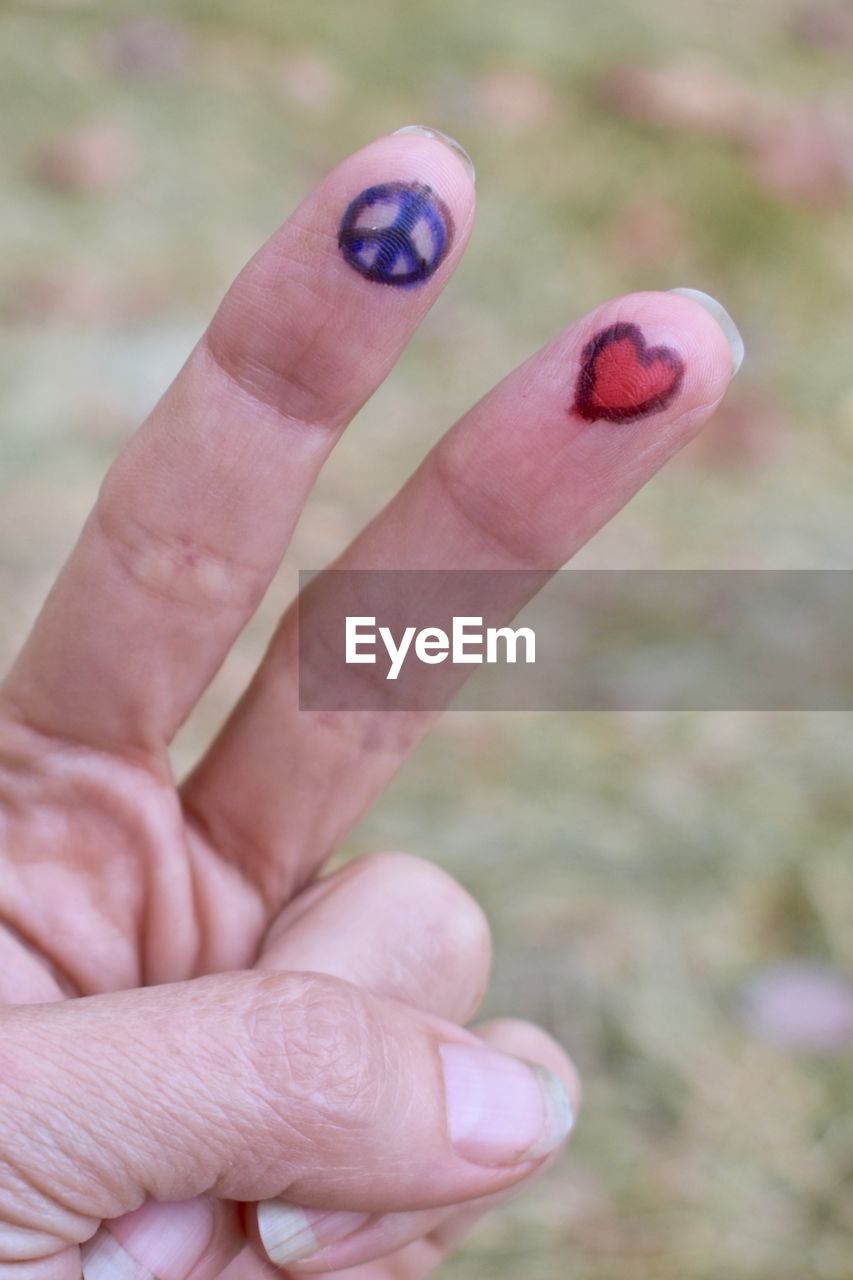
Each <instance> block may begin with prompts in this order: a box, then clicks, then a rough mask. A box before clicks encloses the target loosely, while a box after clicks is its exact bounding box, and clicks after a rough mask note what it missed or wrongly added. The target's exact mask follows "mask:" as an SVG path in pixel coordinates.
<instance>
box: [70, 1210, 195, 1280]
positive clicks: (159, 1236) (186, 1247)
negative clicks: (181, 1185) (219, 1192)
mask: <svg viewBox="0 0 853 1280" xmlns="http://www.w3.org/2000/svg"><path fill="white" fill-rule="evenodd" d="M213 1227H214V1221H213V1206H212V1205H211V1203H210V1201H209V1200H204V1199H200V1200H185V1201H175V1202H173V1203H166V1202H165V1201H158V1200H146V1201H145V1204H143V1205H142V1206H141V1207H140V1208H139V1209H136V1210H135V1211H134V1212H133V1213H128V1214H125V1216H124V1217H123V1218H116V1219H115V1220H114V1221H112V1222H111V1223H110V1225H109V1227H101V1229H100V1231H99V1232H98V1233H97V1235H95V1236H93V1237H92V1239H91V1240H90V1241H89V1242H88V1244H86V1245H84V1247H83V1251H82V1252H83V1258H82V1262H83V1280H186V1277H187V1276H188V1275H189V1274H190V1272H191V1271H192V1269H193V1268H194V1267H195V1266H197V1265H198V1262H199V1261H200V1259H201V1258H202V1257H203V1255H204V1252H205V1250H206V1249H207V1247H208V1245H209V1244H210V1241H211V1240H212V1238H213Z"/></svg>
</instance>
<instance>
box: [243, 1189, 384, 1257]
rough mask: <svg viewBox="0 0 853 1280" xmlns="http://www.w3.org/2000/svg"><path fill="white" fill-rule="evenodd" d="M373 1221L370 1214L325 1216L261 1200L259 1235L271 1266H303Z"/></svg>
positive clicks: (279, 1201)
mask: <svg viewBox="0 0 853 1280" xmlns="http://www.w3.org/2000/svg"><path fill="white" fill-rule="evenodd" d="M369 1217H370V1215H369V1214H367V1213H325V1212H324V1211H323V1210H321V1209H300V1208H299V1206H298V1205H295V1204H288V1203H287V1201H286V1200H262V1201H261V1203H260V1204H259V1205H258V1234H259V1235H260V1237H261V1243H262V1244H263V1246H264V1249H265V1250H266V1252H267V1256H268V1258H269V1259H270V1261H271V1262H274V1263H276V1265H277V1266H283V1265H284V1264H285V1263H287V1262H304V1261H305V1260H306V1259H307V1258H313V1256H314V1254H315V1253H319V1252H320V1250H321V1249H325V1248H326V1246H327V1245H330V1244H337V1243H338V1241H339V1240H345V1239H346V1237H347V1236H351V1235H352V1233H353V1232H354V1231H357V1230H358V1228H359V1227H363V1226H364V1224H365V1222H367V1220H368V1218H369Z"/></svg>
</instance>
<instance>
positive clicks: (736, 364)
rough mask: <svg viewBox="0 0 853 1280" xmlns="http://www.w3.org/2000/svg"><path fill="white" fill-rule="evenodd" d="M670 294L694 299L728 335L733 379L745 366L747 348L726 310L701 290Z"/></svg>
mask: <svg viewBox="0 0 853 1280" xmlns="http://www.w3.org/2000/svg"><path fill="white" fill-rule="evenodd" d="M670 293H677V294H679V295H680V296H681V297H682V298H692V299H693V301H694V302H698V303H699V306H700V307H704V308H705V310H706V311H707V312H708V314H709V315H712V316H713V317H714V319H715V320H716V321H717V324H718V325H719V326H720V328H721V329H722V331H723V333H724V334H725V335H726V341H727V342H728V344H729V350H730V351H731V353H732V377H734V376H735V374H736V373H737V371H738V369H739V368H740V367H741V365H742V364H743V359H744V356H745V355H746V347H745V346H744V341H743V338H742V337H741V334H740V329H739V328H738V327H737V325H736V324H735V322H734V320H733V319H732V318H731V316H730V315H729V313H728V311H726V308H725V307H724V306H723V304H722V303H721V302H718V301H717V299H716V298H712V297H711V295H710V293H703V292H702V290H701V289H670Z"/></svg>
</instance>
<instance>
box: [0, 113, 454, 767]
mask: <svg viewBox="0 0 853 1280" xmlns="http://www.w3.org/2000/svg"><path fill="white" fill-rule="evenodd" d="M473 214H474V189H473V168H472V166H471V164H470V161H469V160H467V157H465V153H464V152H462V151H461V149H460V148H458V146H457V144H454V143H453V142H452V140H450V139H446V138H444V136H443V135H438V134H436V133H434V132H432V131H429V130H427V131H424V130H416V131H414V132H413V131H412V130H403V131H402V132H401V133H398V134H392V135H390V136H388V137H384V138H380V139H379V140H378V141H376V142H373V143H371V145H370V146H368V147H365V148H364V149H363V150H362V151H359V152H357V153H356V154H355V155H353V156H350V157H349V158H348V159H347V160H345V161H344V162H343V163H342V164H341V165H340V166H339V167H338V168H337V169H335V170H334V171H333V172H332V173H331V174H330V175H329V176H328V177H327V178H326V179H325V180H324V181H323V182H322V183H321V184H320V186H319V187H318V188H317V189H316V191H314V192H313V194H312V195H310V196H309V197H308V199H307V200H306V201H305V202H304V204H303V205H302V206H301V207H300V208H299V209H297V211H296V212H295V213H294V214H293V216H292V217H291V218H290V219H289V220H288V221H287V222H285V223H284V225H283V226H282V227H281V228H280V229H279V230H278V231H277V232H276V233H275V234H274V235H273V236H272V238H271V239H270V240H269V241H268V242H267V244H266V245H264V246H263V248H262V249H261V250H260V251H259V252H258V254H257V255H256V256H255V257H254V258H253V259H252V261H251V262H250V263H249V264H248V266H247V267H246V268H245V269H244V270H243V271H242V272H241V274H240V275H239V276H238V278H237V280H236V281H235V283H234V285H233V286H232V288H231V289H230V290H229V292H228V294H227V296H226V298H225V300H224V302H223V303H222V305H221V306H220V308H219V310H218V312H217V313H216V316H215V317H214V320H213V322H212V324H211V325H210V328H209V329H208V330H207V332H206V333H205V335H204V336H203V337H202V339H201V341H200V342H199V344H198V346H197V347H196V349H195V350H194V351H193V353H192V355H191V356H190V358H189V360H188V362H187V364H186V366H185V367H184V369H183V370H182V372H181V373H180V374H179V376H178V378H177V379H176V381H175V382H174V383H173V385H172V387H171V388H170V389H169V391H168V392H167V393H166V395H165V396H164V398H163V400H161V402H160V403H159V404H158V405H157V407H156V408H155V409H154V411H153V413H152V414H151V416H150V418H149V419H148V421H147V422H146V424H145V425H144V426H143V427H142V429H141V430H140V431H139V432H138V434H137V435H136V437H135V438H134V439H133V440H132V441H131V442H130V444H129V445H128V447H127V448H126V449H125V451H124V452H123V454H122V455H121V457H120V458H119V459H118V461H117V462H116V463H115V465H114V466H113V468H112V469H111V471H110V473H109V475H108V476H107V479H106V482H105V484H104V486H103V489H102V491H101V494H100V496H99V498H98V501H97V504H96V506H95V509H94V511H93V513H92V515H91V517H90V518H89V520H88V522H87V524H86V526H85V528H84V530H83V533H82V536H81V538H80V541H79V543H78V545H77V547H76V549H75V551H74V552H73V554H72V557H71V559H70V561H69V563H68V565H67V567H66V568H65V570H64V572H63V573H62V575H61V577H60V579H59V581H58V582H57V584H56V586H55V588H54V590H53V592H52V594H51V596H50V598H49V600H48V602H47V605H46V606H45V609H44V611H43V613H42V615H41V617H40V618H39V620H38V622H37V624H36V627H35V630H34V632H33V634H32V635H31V637H30V639H29V641H28V643H27V645H26V646H25V649H24V651H23V653H22V655H21V658H20V659H19V661H18V663H17V664H16V666H15V668H14V670H13V673H12V675H11V677H10V679H9V680H8V681H7V683H6V685H5V686H4V694H5V696H6V699H7V702H8V703H10V704H11V706H12V709H13V710H14V711H15V712H16V713H17V714H18V715H19V716H21V717H22V718H23V719H25V720H26V721H27V722H28V723H29V724H31V725H33V726H34V727H35V728H37V729H39V730H40V731H42V732H46V733H51V734H54V735H57V736H61V737H63V738H66V739H72V740H75V741H78V742H83V743H85V744H86V745H89V746H94V747H97V748H100V749H124V750H127V749H136V750H140V749H142V750H143V751H146V752H154V751H157V750H158V749H159V748H160V747H161V746H162V744H163V742H164V741H168V739H169V738H170V737H171V736H172V735H173V733H174V732H175V731H176V729H177V728H178V727H179V725H180V724H181V722H182V721H183V720H184V719H185V717H186V715H187V714H188V712H189V711H190V710H191V709H192V706H193V704H194V703H195V701H196V700H197V698H198V697H199V695H200V694H201V692H202V691H203V690H204V688H205V687H206V685H207V684H208V682H209V681H210V679H211V678H212V676H213V675H214V673H215V672H216V670H217V669H218V667H219V665H220V664H221V662H222V660H223V658H224V657H225V655H226V653H227V651H228V649H229V648H230V646H231V644H232V642H233V640H234V638H235V637H236V635H237V634H238V633H239V631H240V630H241V629H242V627H243V626H244V625H245V623H246V622H247V620H248V618H249V617H250V616H251V614H252V613H253V612H254V609H255V607H256V606H257V604H258V603H259V601H260V598H261V596H262V595H263V593H264V591H265V589H266V587H267V585H268V583H269V581H270V579H271V578H272V576H273V574H274V573H275V571H276V569H277V567H278V565H279V563H280V560H281V557H282V555H283V553H284V550H285V549H286V546H287V543H288V541H289V539H290V535H291V532H292V530H293V527H294V525H295V523H296V520H297V518H298V516H299V514H300V511H301V509H302V506H303V503H304V501H305V498H306V496H307V494H308V492H309V490H310V489H311V486H312V484H313V482H314V480H315V478H316V476H317V473H318V471H319V470H320V467H321V466H322V464H323V462H324V461H325V459H326V457H327V456H328V454H329V452H330V451H331V449H332V447H333V445H334V443H335V441H336V440H337V438H338V436H339V435H340V433H341V432H342V431H343V429H344V427H345V426H346V425H347V423H348V422H349V421H350V420H351V419H352V417H353V415H354V414H355V413H356V412H357V410H358V409H359V408H360V407H361V406H362V404H363V403H364V402H365V400H367V399H368V397H369V396H370V395H371V394H372V393H373V391H374V390H375V389H376V387H377V386H378V385H379V384H380V383H381V382H382V380H383V379H384V378H385V376H386V374H387V373H388V372H389V370H390V369H391V367H392V365H393V364H394V362H395V361H396V359H397V357H398V356H399V354H400V352H401V351H402V350H403V348H404V347H405V345H406V343H407V342H408V340H409V338H410V337H411V335H412V333H413V332H414V330H415V328H416V327H417V325H418V323H419V322H420V320H421V319H422V318H423V316H424V315H425V314H426V312H427V310H428V309H429V307H430V306H431V305H432V303H433V302H434V301H435V299H436V298H437V297H438V295H439V293H440V292H441V289H442V288H443V286H444V284H445V283H446V282H447V280H448V278H449V276H450V274H451V273H452V272H453V270H454V268H455V266H456V264H457V263H458V261H459V259H460V257H461V255H462V252H463V250H464V247H465V244H466V241H467V239H468V235H469V232H470V229H471V224H472V221H473Z"/></svg>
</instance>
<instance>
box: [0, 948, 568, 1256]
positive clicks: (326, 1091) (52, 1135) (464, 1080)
mask: <svg viewBox="0 0 853 1280" xmlns="http://www.w3.org/2000/svg"><path fill="white" fill-rule="evenodd" d="M571 1119H572V1116H571V1107H570V1104H569V1101H568V1097H567V1094H566V1092H565V1090H564V1088H563V1086H562V1084H560V1082H559V1081H558V1080H557V1078H556V1077H555V1076H552V1075H551V1074H550V1072H547V1071H545V1070H544V1069H543V1068H540V1067H535V1066H533V1065H530V1064H527V1063H525V1062H523V1061H521V1060H520V1059H516V1058H512V1057H509V1056H506V1055H503V1054H500V1053H496V1052H494V1051H493V1050H489V1049H486V1048H484V1047H483V1046H482V1045H481V1044H480V1042H478V1041H477V1040H476V1039H475V1038H474V1037H473V1036H471V1035H469V1034H468V1033H467V1032H465V1031H461V1030H459V1029H458V1028H457V1027H455V1026H454V1025H453V1024H451V1023H447V1022H443V1021H441V1020H440V1019H437V1018H433V1017H430V1016H427V1015H423V1014H419V1013H417V1012H416V1011H414V1010H412V1009H409V1008H408V1007H406V1006H404V1005H402V1004H398V1003H395V1002H394V1001H390V1000H388V1001H386V1000H381V999H379V998H378V997H375V996H372V995H370V994H369V993H368V992H365V991H362V990H360V989H359V988H356V987H354V986H351V985H350V984H349V983H346V982H343V981H341V980H339V979H336V978H330V977H326V976H323V975H319V974H290V973H245V974H228V975H219V976H216V977H212V978H201V979H198V980H196V981H194V982H187V983H177V984H174V985H171V986H165V987H151V988H147V989H145V990H142V991H134V992H127V993H121V994H116V995H107V996H95V997H91V998H88V999H82V1000H75V1001H68V1002H65V1003H62V1004H55V1005H34V1006H27V1007H17V1008H14V1007H13V1008H7V1009H4V1010H3V1011H2V1012H0V1264H2V1263H4V1262H7V1261H19V1260H22V1259H23V1260H26V1259H36V1258H42V1257H44V1256H46V1255H50V1254H52V1253H54V1252H56V1251H58V1250H60V1249H61V1248H63V1247H65V1246H67V1245H68V1244H72V1243H76V1242H79V1241H82V1240H85V1239H87V1238H88V1237H89V1236H91V1235H92V1234H93V1232H94V1231H95V1229H96V1228H97V1226H98V1224H99V1222H100V1220H101V1219H103V1218H115V1217H118V1216H119V1215H120V1214H123V1213H127V1212H129V1211H130V1210H133V1209H135V1208H136V1207H137V1206H138V1205H140V1204H141V1203H142V1201H143V1199H144V1198H145V1197H146V1196H147V1195H151V1196H154V1197H156V1198H158V1199H161V1200H185V1199H189V1198H191V1197H194V1196H198V1195H202V1194H205V1193H210V1194H212V1195H214V1196H217V1197H224V1198H227V1199H230V1200H239V1201H246V1200H249V1201H254V1200H262V1199H267V1198H270V1197H275V1196H282V1195H283V1196H285V1197H286V1198H288V1199H290V1200H292V1201H295V1202H297V1203H299V1204H301V1205H304V1206H306V1207H317V1208H323V1209H345V1210H347V1211H350V1212H352V1211H354V1210H355V1211H360V1212H364V1213H373V1212H389V1211H394V1210H406V1209H415V1208H429V1207H433V1206H436V1205H440V1204H448V1203H454V1202H457V1201H462V1200H467V1199H471V1198H475V1197H480V1196H484V1195H489V1194H491V1193H492V1192H495V1191H498V1190H500V1189H501V1188H502V1187H505V1186H508V1185H511V1184H512V1183H514V1182H516V1181H518V1180H519V1179H521V1178H523V1177H525V1176H526V1175H527V1174H529V1173H530V1171H531V1168H532V1167H533V1166H534V1165H535V1163H536V1162H538V1161H539V1160H541V1159H543V1158H544V1157H545V1156H546V1155H547V1154H548V1153H549V1152H551V1151H552V1150H554V1148H555V1147H557V1146H558V1145H559V1144H560V1142H561V1141H562V1140H563V1138H564V1137H565V1136H566V1134H567V1132H568V1130H569V1128H570V1126H571ZM12 1224H14V1225H12Z"/></svg>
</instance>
